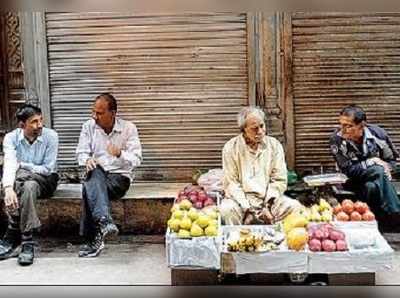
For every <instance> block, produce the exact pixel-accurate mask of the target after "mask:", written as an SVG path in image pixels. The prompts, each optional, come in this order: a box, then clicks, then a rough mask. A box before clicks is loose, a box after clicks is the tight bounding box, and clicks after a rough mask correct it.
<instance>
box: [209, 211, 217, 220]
mask: <svg viewBox="0 0 400 298" xmlns="http://www.w3.org/2000/svg"><path fill="white" fill-rule="evenodd" d="M208 216H209V217H210V218H211V219H217V218H218V213H217V212H215V211H212V212H210V213H208Z"/></svg>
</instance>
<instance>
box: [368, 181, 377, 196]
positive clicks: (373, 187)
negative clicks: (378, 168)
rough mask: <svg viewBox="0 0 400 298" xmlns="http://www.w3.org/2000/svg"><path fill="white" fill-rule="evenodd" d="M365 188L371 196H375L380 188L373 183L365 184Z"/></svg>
mask: <svg viewBox="0 0 400 298" xmlns="http://www.w3.org/2000/svg"><path fill="white" fill-rule="evenodd" d="M365 188H366V190H367V193H369V194H374V193H376V191H378V186H377V185H376V184H375V183H374V182H372V181H368V182H367V183H365Z"/></svg>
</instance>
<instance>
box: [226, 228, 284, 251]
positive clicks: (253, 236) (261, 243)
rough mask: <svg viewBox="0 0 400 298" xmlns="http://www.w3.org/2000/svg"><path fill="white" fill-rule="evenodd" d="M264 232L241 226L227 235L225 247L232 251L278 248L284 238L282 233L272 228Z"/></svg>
mask: <svg viewBox="0 0 400 298" xmlns="http://www.w3.org/2000/svg"><path fill="white" fill-rule="evenodd" d="M264 232H265V233H261V232H255V231H251V230H250V229H248V228H242V229H240V231H231V232H229V234H228V236H227V249H228V251H232V252H253V251H254V252H265V251H271V250H278V249H279V244H280V243H282V241H283V240H284V236H283V234H282V233H276V232H275V231H274V230H273V229H269V230H265V231H264Z"/></svg>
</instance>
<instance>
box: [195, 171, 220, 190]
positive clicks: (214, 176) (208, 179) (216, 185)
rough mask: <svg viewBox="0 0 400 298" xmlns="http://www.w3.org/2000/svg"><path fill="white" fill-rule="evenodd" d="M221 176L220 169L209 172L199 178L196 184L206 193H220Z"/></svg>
mask: <svg viewBox="0 0 400 298" xmlns="http://www.w3.org/2000/svg"><path fill="white" fill-rule="evenodd" d="M223 175H224V174H223V171H222V169H212V170H209V171H208V172H207V173H205V174H203V175H201V176H200V177H199V179H198V180H197V184H198V185H200V186H201V187H203V188H204V190H205V191H206V192H207V193H213V192H222V190H223V185H222V179H223Z"/></svg>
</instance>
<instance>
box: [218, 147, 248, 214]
mask: <svg viewBox="0 0 400 298" xmlns="http://www.w3.org/2000/svg"><path fill="white" fill-rule="evenodd" d="M222 168H223V172H224V179H223V182H224V183H223V184H224V191H225V196H226V197H227V198H230V199H233V200H235V201H236V202H237V203H238V204H239V206H240V207H241V208H243V209H249V208H250V203H249V201H248V200H247V199H246V195H245V193H244V191H243V189H242V187H241V184H240V183H239V169H238V168H237V165H236V163H235V161H234V158H233V152H232V151H231V150H229V148H228V147H227V146H225V147H224V148H223V150H222Z"/></svg>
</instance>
